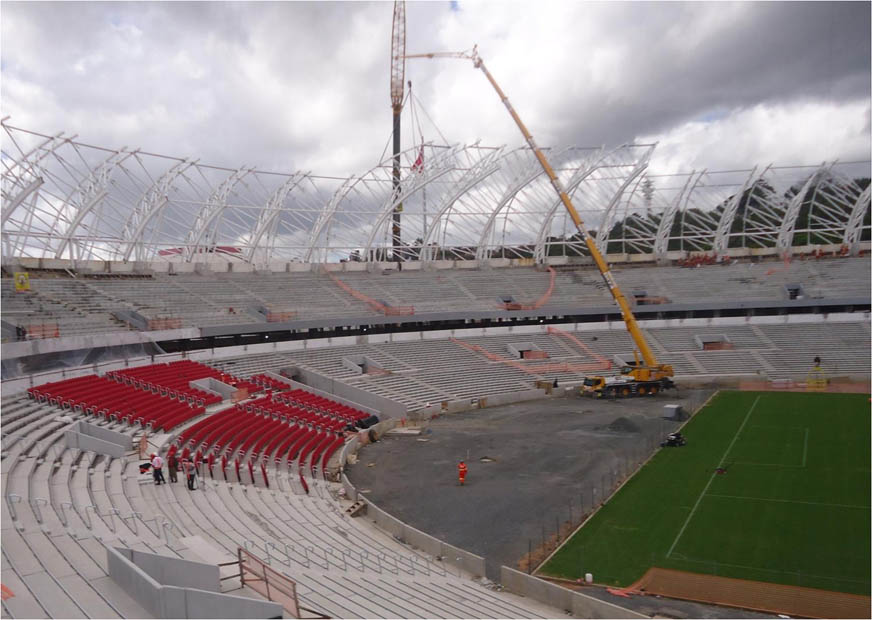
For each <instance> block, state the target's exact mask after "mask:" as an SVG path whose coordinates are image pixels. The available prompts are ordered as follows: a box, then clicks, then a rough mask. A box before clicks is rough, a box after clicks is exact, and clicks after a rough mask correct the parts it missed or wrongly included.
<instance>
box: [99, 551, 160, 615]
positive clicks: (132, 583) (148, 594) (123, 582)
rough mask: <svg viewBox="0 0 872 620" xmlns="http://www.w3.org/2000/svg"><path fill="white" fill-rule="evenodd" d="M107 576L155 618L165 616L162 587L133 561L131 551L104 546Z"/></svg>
mask: <svg viewBox="0 0 872 620" xmlns="http://www.w3.org/2000/svg"><path fill="white" fill-rule="evenodd" d="M106 561H107V564H108V570H109V577H110V578H111V579H112V581H114V582H115V583H117V584H118V585H119V586H121V589H123V590H124V591H125V592H126V593H127V594H128V595H130V597H131V598H132V599H133V600H135V601H136V602H137V603H139V604H140V605H142V607H143V609H145V610H146V611H147V612H148V613H150V614H151V615H152V616H154V617H155V618H166V617H167V616H166V615H165V613H164V609H163V598H162V596H161V594H162V592H161V590H162V589H163V588H162V586H161V584H159V583H158V582H157V581H155V580H154V579H152V578H151V577H150V576H149V575H148V574H147V573H146V572H145V571H142V570H140V569H139V568H137V566H136V565H135V564H134V563H133V551H132V550H130V549H113V548H111V547H106Z"/></svg>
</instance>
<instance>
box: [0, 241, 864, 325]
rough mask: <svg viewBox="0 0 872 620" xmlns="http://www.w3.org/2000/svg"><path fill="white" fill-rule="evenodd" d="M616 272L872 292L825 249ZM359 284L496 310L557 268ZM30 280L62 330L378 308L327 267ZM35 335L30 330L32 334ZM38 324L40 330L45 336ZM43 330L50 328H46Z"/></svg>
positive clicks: (695, 288) (23, 299) (20, 320)
mask: <svg viewBox="0 0 872 620" xmlns="http://www.w3.org/2000/svg"><path fill="white" fill-rule="evenodd" d="M612 273H613V275H614V277H615V279H616V281H617V282H618V284H619V285H620V286H621V288H622V290H623V291H624V294H625V295H626V296H627V297H628V298H630V299H631V300H632V299H633V297H634V293H641V292H644V293H645V297H647V298H649V299H653V298H661V299H662V300H668V301H670V302H674V303H694V302H722V301H723V300H730V301H769V302H773V301H783V300H786V299H788V294H787V291H786V289H785V286H786V285H792V284H800V285H801V286H802V287H803V291H802V294H803V297H804V298H813V299H818V298H820V299H833V300H838V299H841V298H845V297H851V298H854V297H865V298H868V297H869V296H870V293H872V286H870V261H869V260H868V259H866V258H828V259H823V260H794V261H792V262H790V263H788V264H785V263H783V262H778V261H766V262H760V263H750V262H727V263H724V264H722V265H710V266H705V267H697V268H693V269H690V268H683V267H677V266H666V267H654V266H647V265H646V266H627V265H623V264H622V265H616V266H614V268H613V270H612ZM339 275H340V276H341V280H342V281H343V282H344V283H345V284H347V285H348V286H350V287H351V288H353V289H354V290H356V291H358V292H360V293H362V294H363V295H366V296H367V297H369V298H372V299H374V300H377V301H379V302H380V303H384V304H387V305H388V306H392V307H396V306H414V307H415V313H416V314H419V315H420V314H424V313H432V312H472V311H487V310H498V309H500V308H502V307H503V302H502V299H504V298H506V297H511V298H512V299H513V300H515V302H519V303H530V302H532V301H535V300H536V299H538V298H539V297H540V296H541V295H542V294H543V293H544V292H545V291H546V290H547V289H548V285H549V281H550V274H549V273H547V272H545V271H539V270H537V269H534V268H532V267H514V268H480V269H450V270H436V271H420V270H414V271H402V272H399V271H396V270H390V271H388V272H387V273H386V274H383V273H381V272H367V271H362V272H342V273H340V274H339ZM32 289H33V290H32V291H30V292H28V293H26V294H18V293H15V292H14V287H13V285H12V281H11V279H4V280H3V285H2V287H0V290H2V301H3V316H4V319H6V320H8V321H9V322H11V323H13V324H15V325H29V324H32V323H34V322H35V323H38V324H44V323H49V324H52V325H55V324H56V325H58V333H59V335H60V336H64V335H69V334H77V333H95V332H102V331H113V330H119V329H128V327H127V326H125V325H123V324H121V323H120V322H119V321H118V320H116V319H114V318H113V317H112V316H111V314H110V313H111V312H113V311H118V310H134V311H136V312H138V313H139V314H140V315H141V316H142V317H144V318H145V319H153V320H156V319H171V321H170V322H169V323H167V324H166V325H164V324H163V323H159V325H163V326H162V327H155V328H156V329H157V328H161V329H165V328H169V326H170V325H172V326H177V327H204V326H210V325H232V324H239V325H242V324H250V323H265V322H267V320H268V318H267V315H266V314H265V313H273V314H278V315H281V314H283V313H284V314H287V315H288V316H293V317H294V318H295V319H302V320H313V319H314V320H317V319H326V318H334V317H370V316H379V313H378V312H375V311H374V310H372V309H371V308H370V307H369V306H368V305H367V304H366V303H364V302H362V301H359V300H358V299H355V298H354V297H352V296H351V295H349V294H348V293H346V292H345V291H343V290H342V289H340V288H339V287H338V286H337V285H336V284H334V283H333V282H332V281H331V279H330V278H329V277H328V276H327V275H326V274H317V273H312V272H293V273H254V274H250V273H232V272H230V273H206V274H203V275H199V274H185V275H173V276H171V275H166V274H159V275H155V276H153V277H152V278H143V279H137V280H123V279H122V280H73V279H64V278H60V279H57V278H55V279H45V280H43V279H39V278H34V279H33V280H32ZM613 303H614V302H613V300H612V298H611V296H610V294H609V292H608V289H607V288H606V286H605V285H604V283H603V281H602V278H601V277H600V275H599V272H598V271H596V270H595V269H594V268H592V267H578V268H576V269H575V270H574V271H565V270H564V271H561V272H559V273H557V275H556V277H555V282H554V289H553V293H552V295H551V296H550V298H549V300H548V302H547V303H546V304H545V305H544V306H543V310H547V309H548V308H566V307H573V308H578V309H585V308H595V307H603V306H612V305H613ZM32 336H33V335H32ZM38 336H39V335H38V334H37V337H38ZM42 336H45V334H44V333H43V334H42Z"/></svg>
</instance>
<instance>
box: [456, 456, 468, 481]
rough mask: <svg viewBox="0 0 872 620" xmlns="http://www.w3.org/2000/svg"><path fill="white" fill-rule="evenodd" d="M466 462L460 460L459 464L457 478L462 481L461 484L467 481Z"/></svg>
mask: <svg viewBox="0 0 872 620" xmlns="http://www.w3.org/2000/svg"><path fill="white" fill-rule="evenodd" d="M466 471H467V470H466V463H464V462H463V461H460V463H458V465H457V479H458V480H459V481H460V486H463V484H464V483H465V482H466Z"/></svg>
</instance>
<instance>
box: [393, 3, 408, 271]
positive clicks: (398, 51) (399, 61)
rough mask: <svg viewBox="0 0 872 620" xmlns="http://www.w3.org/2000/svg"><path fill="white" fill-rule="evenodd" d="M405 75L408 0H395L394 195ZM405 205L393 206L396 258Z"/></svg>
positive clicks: (397, 185)
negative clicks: (406, 0) (406, 1)
mask: <svg viewBox="0 0 872 620" xmlns="http://www.w3.org/2000/svg"><path fill="white" fill-rule="evenodd" d="M405 79H406V3H405V1H404V0H394V21H393V27H392V29H391V109H392V111H393V120H394V126H393V138H394V144H393V146H394V150H393V154H394V158H393V196H394V198H396V197H397V196H399V195H400V115H401V112H402V111H403V96H404V95H403V88H404V85H405ZM402 212H403V205H402V204H397V205H395V206H394V211H393V218H392V225H391V240H392V246H393V259H394V260H395V261H398V262H399V260H400V246H401V245H402V243H403V238H402V230H401V226H400V225H401V222H400V219H401V215H400V214H401V213H402Z"/></svg>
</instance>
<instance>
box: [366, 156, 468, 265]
mask: <svg viewBox="0 0 872 620" xmlns="http://www.w3.org/2000/svg"><path fill="white" fill-rule="evenodd" d="M467 148H468V147H467V146H465V145H463V146H461V145H454V146H452V147H451V148H449V149H446V150H445V152H444V153H443V154H442V155H441V156H440V157H438V158H437V159H436V161H435V162H434V161H433V160H432V159H431V160H430V163H429V165H428V166H427V167H426V168H425V169H424V173H423V174H421V175H418V176H417V177H411V178H413V179H414V180H415V182H414V183H412V185H411V187H409V185H408V183H405V184H403V185H401V186H400V192H399V193H398V194H394V193H393V192H392V193H391V197H390V198H389V199H388V200H387V201H386V202H385V204H384V206H383V208H382V211H381V213H380V214H379V216H378V217H377V218H376V221H375V223H374V224H373V226H372V230H371V231H370V233H369V238H368V239H367V241H366V245H365V246H364V257H366V258H367V259H368V258H369V256H371V254H372V249H373V242H374V241H375V237H376V235H377V234H378V232H379V230H380V229H381V227H382V225H384V224H385V222H386V221H387V219H388V218H389V217H392V216H393V213H394V209H396V207H397V205H399V204H402V202H403V201H404V200H406V199H407V198H408V197H409V196H411V195H412V194H414V193H415V192H417V191H418V190H419V189H421V188H422V187H425V186H426V185H428V184H430V183H432V182H433V181H435V180H436V179H438V178H441V177H443V176H445V175H446V174H448V173H449V172H451V171H452V170H454V169H455V167H454V166H453V165H452V164H453V163H454V160H455V156H456V155H457V153H459V152H460V151H463V150H465V149H467ZM442 162H446V164H447V165H445V166H441V165H440V164H441V163H442ZM409 178H410V177H406V181H408V180H409Z"/></svg>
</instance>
